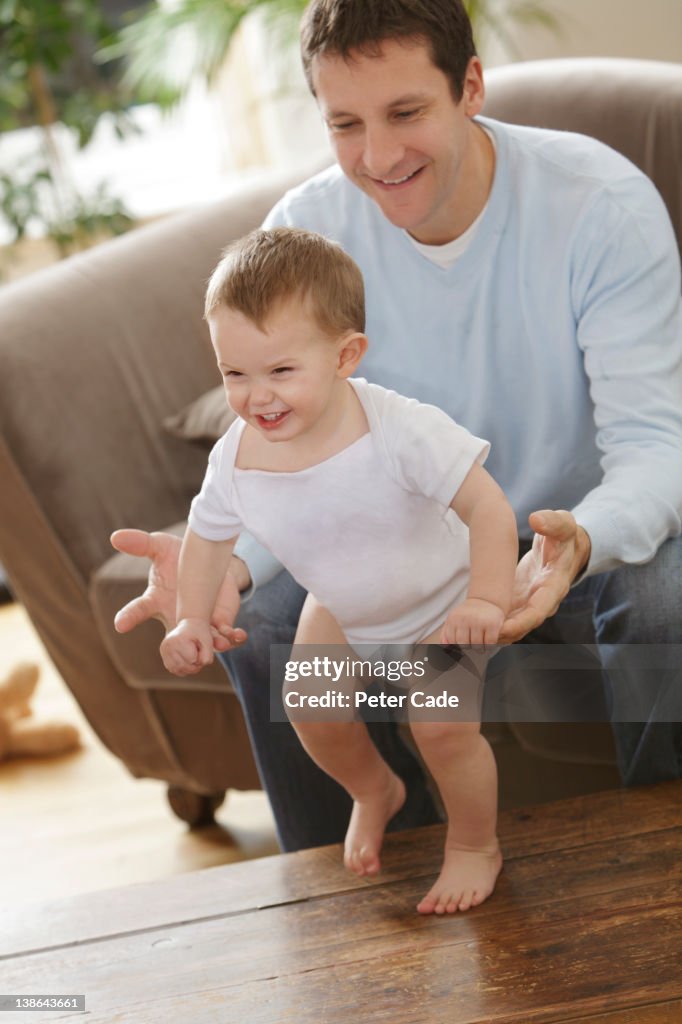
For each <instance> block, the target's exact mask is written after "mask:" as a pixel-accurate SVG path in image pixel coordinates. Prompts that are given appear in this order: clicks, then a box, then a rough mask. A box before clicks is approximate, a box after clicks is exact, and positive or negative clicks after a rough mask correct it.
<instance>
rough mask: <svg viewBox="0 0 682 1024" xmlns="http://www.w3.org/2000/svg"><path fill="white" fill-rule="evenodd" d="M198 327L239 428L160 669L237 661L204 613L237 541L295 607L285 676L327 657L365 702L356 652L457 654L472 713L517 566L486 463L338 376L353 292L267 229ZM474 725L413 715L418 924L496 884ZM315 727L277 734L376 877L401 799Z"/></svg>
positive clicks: (342, 720) (360, 735) (398, 788)
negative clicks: (325, 792) (430, 858)
mask: <svg viewBox="0 0 682 1024" xmlns="http://www.w3.org/2000/svg"><path fill="white" fill-rule="evenodd" d="M205 316H206V319H207V321H208V324H209V328H210V334H211V340H212V343H213V348H214V350H215V353H216V357H217V361H218V366H219V368H220V371H221V373H222V376H223V379H224V382H225V391H226V397H227V401H228V403H229V405H230V407H231V408H232V410H233V411H234V412H235V413H236V414H237V417H238V418H237V420H236V421H235V422H234V423H233V424H232V426H231V427H230V429H229V430H228V431H227V433H226V434H225V435H224V437H222V438H221V440H220V441H219V442H218V443H217V444H216V446H215V447H214V449H213V451H212V452H211V455H210V458H209V465H208V470H207V473H206V477H205V480H204V483H203V486H202V489H201V493H200V494H199V495H198V496H197V497H196V498H195V499H194V501H193V502H192V508H191V511H190V515H189V525H188V529H187V532H186V534H185V538H184V540H183V545H182V551H181V556H180V569H179V591H178V607H177V626H176V627H175V629H173V630H172V632H170V633H169V634H168V636H167V637H166V639H165V640H164V641H163V644H162V646H161V653H162V657H163V660H164V664H165V665H166V668H167V669H168V670H169V671H171V672H174V673H176V674H178V675H185V674H188V673H193V672H197V671H199V669H201V668H202V667H203V666H204V665H206V664H208V663H209V662H210V661H211V660H212V659H213V638H214V636H215V631H216V630H218V631H219V632H220V633H221V634H222V635H223V636H225V637H227V639H228V640H229V642H230V643H231V644H232V645H238V644H240V643H243V642H244V641H245V639H246V636H245V634H244V631H243V630H239V629H236V628H234V619H235V616H236V613H237V610H238V607H239V596H238V593H237V592H236V588H235V591H234V594H233V597H232V599H228V600H226V601H224V602H223V604H222V607H218V606H216V598H217V594H218V590H219V588H220V585H221V584H222V583H223V579H224V577H225V573H226V569H227V566H228V563H229V559H230V556H231V554H232V550H233V548H234V544H235V542H236V539H237V536H238V534H239V533H240V531H241V530H242V529H244V530H248V531H249V532H250V533H251V534H252V535H253V536H254V537H255V538H256V539H257V540H259V541H260V542H261V543H262V544H263V545H264V546H265V547H267V548H268V549H269V550H270V551H271V552H272V553H273V554H274V555H275V556H276V557H277V558H279V560H280V561H281V562H282V563H283V564H284V565H285V566H286V567H287V568H288V569H289V571H290V572H291V573H292V575H293V576H294V577H295V578H296V579H297V580H298V582H299V583H300V584H301V585H302V586H303V587H305V588H306V590H307V591H308V596H307V599H306V601H305V604H304V607H303V610H302V613H301V618H300V622H299V625H298V630H297V633H296V638H295V642H294V650H293V652H292V655H291V657H292V659H293V660H295V659H296V656H297V651H299V650H300V647H301V646H306V645H317V646H318V647H319V646H320V645H321V646H323V647H326V645H334V651H335V654H334V656H335V658H336V657H337V653H338V652H339V651H342V652H345V654H346V655H347V656H348V661H347V662H346V663H345V664H347V665H348V666H349V675H348V678H347V679H345V680H343V681H342V683H336V682H335V684H334V686H335V688H338V689H339V691H340V692H343V691H344V686H345V692H347V693H353V692H355V691H358V690H359V689H360V688H361V687H362V688H363V690H364V687H365V686H366V683H367V680H366V679H364V680H363V681H362V682H361V681H360V680H358V679H357V678H355V677H354V675H353V669H352V665H353V662H354V661H355V662H357V654H358V653H359V652H363V651H366V650H367V649H368V648H375V649H376V648H381V647H383V645H386V644H400V645H401V647H403V648H404V646H405V645H410V648H412V649H413V648H414V647H415V645H417V644H442V645H458V647H457V648H454V650H455V653H456V658H455V659H453V662H454V661H456V660H457V657H460V656H461V655H464V656H463V657H462V659H461V660H462V662H463V663H465V662H466V663H467V664H468V666H469V669H470V671H467V670H466V668H464V667H463V665H460V666H459V667H458V668H456V669H453V671H460V672H462V671H463V672H464V674H465V675H466V679H467V684H466V685H468V686H469V689H471V685H472V680H474V685H475V689H476V694H475V698H476V700H475V702H476V707H477V709H478V706H479V704H480V698H481V685H482V684H481V678H482V674H483V668H484V665H485V662H486V660H487V656H489V654H490V653H491V652H492V646H493V645H494V644H495V643H496V642H497V639H498V635H499V632H500V628H501V626H502V623H503V621H504V619H505V616H506V614H507V612H508V610H509V607H510V603H511V596H512V585H513V579H514V570H515V567H516V559H517V532H516V523H515V518H514V514H513V512H512V510H511V507H510V506H509V504H508V502H507V500H506V498H505V497H504V495H503V493H502V491H501V490H500V488H499V487H498V486H497V484H496V483H495V482H494V480H493V479H492V477H491V476H490V475H489V474H488V473H487V472H486V471H485V469H483V467H482V463H483V461H484V460H485V458H486V456H487V453H488V448H489V446H488V444H487V443H486V442H485V441H482V440H481V439H479V438H476V437H473V436H472V435H471V434H469V433H468V432H467V431H466V430H464V429H463V428H462V427H460V426H458V425H457V424H455V423H454V422H453V421H452V420H451V419H450V418H449V417H448V416H446V415H445V413H443V412H441V411H440V410H439V409H437V408H435V407H434V406H430V405H423V404H420V403H419V402H417V401H415V400H414V399H409V398H405V397H403V396H401V395H398V394H396V393H395V392H393V391H388V390H386V389H384V388H381V387H379V386H377V385H375V384H371V383H368V382H367V381H366V380H364V379H362V378H355V377H354V376H353V375H354V373H355V371H356V369H357V367H358V364H359V363H360V361H361V359H362V357H363V355H364V354H365V351H366V349H367V345H368V342H367V338H366V337H365V334H364V333H363V332H364V324H365V309H364V289H363V282H362V275H361V273H360V270H359V269H358V267H357V265H356V264H355V263H354V261H353V260H352V259H351V258H350V257H349V256H348V255H347V254H346V253H345V252H344V251H343V250H342V249H341V248H340V247H339V246H338V245H336V244H334V243H331V242H329V241H327V240H326V239H324V238H322V237H321V236H319V235H314V234H311V233H309V232H306V231H301V230H298V229H290V228H275V229H272V230H259V231H255V232H253V233H252V234H250V235H248V236H247V237H246V238H244V239H242V240H241V241H239V242H237V243H235V244H233V245H231V246H230V247H229V248H228V249H227V250H226V252H225V253H224V255H223V258H222V260H221V262H220V263H219V265H218V267H217V268H216V270H215V271H214V273H213V276H212V277H211V280H210V283H209V285H208V291H207V295H206V308H205ZM448 649H449V650H450V651H452V649H453V648H452V647H449V648H448ZM432 650H433V651H434V652H435V651H436V650H437V649H436V648H433V649H432ZM485 651H488V655H486V653H485ZM443 656H444V652H443V651H442V649H440V657H439V659H434V660H436V661H438V660H440V662H442V660H443ZM446 661H447V657H446ZM420 684H421V689H422V690H423V689H424V688H425V687H424V680H420ZM427 684H428V680H427ZM347 703H348V704H349V705H350V706H351V707H352V702H350V701H348V702H347ZM422 703H423V702H422ZM452 717H453V716H451V718H452ZM469 717H471V718H473V719H474V720H473V721H463V720H458V719H456V716H455V720H447V721H433V720H432V718H433V716H431V720H429V716H428V715H425V714H424V713H423V712H420V711H416V710H415V711H412V712H410V727H411V730H412V734H413V736H414V740H415V742H416V744H417V746H418V748H419V750H420V752H421V754H422V757H423V759H424V761H425V763H426V764H427V766H428V768H429V770H430V771H431V774H432V775H433V778H434V780H435V782H436V784H437V786H438V788H439V791H440V794H441V797H442V800H443V804H444V807H445V810H446V812H447V817H448V829H447V838H446V843H445V855H444V861H443V867H442V870H441V873H440V876H439V878H438V880H437V881H436V883H435V885H434V886H433V887H432V888H431V889H430V890H429V892H428V893H427V894H426V895H425V896H424V898H423V899H422V900H421V901H420V903H419V904H418V906H417V909H418V911H420V912H421V913H425V914H426V913H433V912H435V913H453V912H454V911H456V910H467V909H468V908H469V907H471V906H475V905H477V904H479V903H481V902H482V901H483V900H484V899H486V897H487V896H489V895H490V893H491V892H492V891H493V888H494V886H495V881H496V878H497V875H498V873H499V871H500V868H501V865H502V856H501V852H500V848H499V844H498V841H497V836H496V818H497V776H496V766H495V760H494V757H493V754H492V751H491V749H490V747H489V745H488V743H487V741H486V740H485V739H484V737H483V736H481V732H480V723H479V721H477V720H476V719H477V717H478V715H477V714H475V715H473V716H469ZM329 718H330V719H333V720H325V721H320V720H319V715H318V716H317V717H316V716H314V715H313V716H311V715H310V714H307V715H301V716H298V717H295V716H293V715H292V724H293V725H294V728H295V729H296V731H297V733H298V736H299V738H300V740H301V742H302V744H303V746H304V747H305V749H306V750H307V751H308V753H309V754H310V756H311V757H312V758H313V759H314V761H315V762H316V763H317V764H318V765H319V766H320V767H321V768H322V769H323V770H324V771H326V772H327V773H328V774H329V775H331V776H332V777H333V778H334V779H336V781H337V782H339V783H340V784H341V785H342V786H343V787H345V789H346V790H347V792H348V793H349V794H350V796H351V797H352V799H353V801H354V803H353V811H352V814H351V819H350V824H349V828H348V832H347V835H346V841H345V852H344V862H345V864H346V866H347V867H348V868H349V869H351V870H352V871H355V872H356V873H358V874H360V875H363V874H366V875H372V874H375V873H376V872H377V871H378V870H379V867H380V861H379V852H380V848H381V843H382V839H383V835H384V830H385V828H386V825H387V824H388V822H389V821H390V819H391V818H392V817H393V816H394V815H395V814H396V813H397V812H398V810H399V809H400V807H401V806H402V804H403V801H404V799H405V787H404V785H403V782H402V780H401V779H400V778H398V776H396V775H395V774H394V773H393V772H392V770H391V769H390V768H389V766H388V765H387V764H386V763H385V761H383V759H382V758H381V756H380V755H379V753H378V751H377V749H376V747H375V746H374V744H373V743H372V741H371V739H370V737H369V734H368V732H367V729H366V726H365V724H364V722H363V721H362V720H361V719H359V717H358V716H357V714H356V712H355V711H354V710H351V711H350V712H346V713H341V714H337V715H336V716H329ZM282 769H283V770H286V766H284V765H283V766H282Z"/></svg>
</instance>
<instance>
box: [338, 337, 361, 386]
mask: <svg viewBox="0 0 682 1024" xmlns="http://www.w3.org/2000/svg"><path fill="white" fill-rule="evenodd" d="M367 344H368V342H367V336H366V335H365V334H360V333H359V332H356V333H355V334H349V335H348V336H347V337H345V338H344V339H343V343H342V345H341V348H340V349H339V363H338V368H337V373H338V375H339V376H340V377H352V375H353V374H354V373H355V370H356V369H357V366H358V364H359V363H360V361H361V359H362V357H363V356H364V354H365V352H366V351H367Z"/></svg>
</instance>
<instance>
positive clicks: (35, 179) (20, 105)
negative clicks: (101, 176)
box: [0, 0, 132, 256]
mask: <svg viewBox="0 0 682 1024" xmlns="http://www.w3.org/2000/svg"><path fill="white" fill-rule="evenodd" d="M111 34H112V30H111V28H110V27H109V26H108V25H107V24H106V22H105V21H104V19H103V18H102V15H101V13H100V10H99V5H98V3H97V0H64V2H62V3H58V4H57V3H54V2H53V0H0V132H9V131H14V130H16V129H21V128H37V129H38V131H37V132H36V133H35V136H36V138H35V143H34V144H33V145H32V146H31V147H29V151H28V152H27V153H26V154H24V157H23V159H22V160H21V161H15V162H14V163H13V164H12V165H7V163H5V165H4V166H2V169H1V170H0V218H2V220H3V221H4V222H5V225H6V226H7V227H8V228H9V229H10V233H11V236H12V240H13V241H14V242H16V241H19V240H21V239H22V238H23V237H24V236H25V234H26V230H27V227H28V225H29V222H31V221H37V222H39V223H40V224H41V225H42V228H43V230H44V232H45V233H46V235H47V236H48V237H49V238H50V239H51V241H52V242H53V243H54V245H55V246H56V249H57V251H58V254H59V255H60V256H64V255H68V254H69V253H70V252H73V251H74V250H75V249H78V248H82V247H83V246H85V245H87V244H89V242H90V241H91V240H92V239H93V238H94V237H99V236H101V235H103V234H112V233H113V234H118V233H119V232H121V231H124V230H126V229H127V228H128V227H129V226H130V224H131V223H132V221H131V219H130V217H129V216H128V214H127V213H126V211H125V209H124V207H123V204H122V203H121V202H120V201H119V200H118V199H116V198H115V197H113V196H111V195H109V194H108V191H107V188H106V186H105V185H104V184H103V183H102V184H100V185H99V186H98V187H97V188H96V189H95V191H94V194H92V195H90V196H83V195H82V194H81V193H80V192H79V190H78V189H77V188H76V186H75V184H74V181H73V175H72V173H71V170H70V166H69V158H68V155H67V149H66V147H65V146H64V130H65V129H64V126H66V129H67V130H68V129H70V130H71V133H72V137H73V138H74V139H75V140H76V144H77V146H78V147H81V148H82V147H84V146H87V145H88V143H89V142H90V140H91V139H92V136H93V133H94V131H95V128H96V126H97V123H98V121H99V119H100V117H101V116H102V114H104V113H107V112H109V113H111V114H113V116H114V118H115V121H114V123H115V128H116V131H117V133H118V134H123V133H124V132H125V131H126V130H129V129H130V122H129V119H128V117H127V115H126V106H127V104H128V103H129V101H130V94H129V93H128V91H127V90H124V89H122V88H121V86H120V85H119V83H118V81H117V77H116V74H115V73H114V72H113V69H111V68H110V69H109V70H108V71H107V72H103V71H102V70H101V69H100V68H99V67H98V66H97V65H96V64H94V62H93V61H92V59H91V54H92V52H93V51H94V50H95V49H97V48H98V47H100V46H101V45H102V44H103V43H104V42H106V41H107V40H108V39H110V37H111ZM5 148H6V147H5ZM0 155H1V154H0Z"/></svg>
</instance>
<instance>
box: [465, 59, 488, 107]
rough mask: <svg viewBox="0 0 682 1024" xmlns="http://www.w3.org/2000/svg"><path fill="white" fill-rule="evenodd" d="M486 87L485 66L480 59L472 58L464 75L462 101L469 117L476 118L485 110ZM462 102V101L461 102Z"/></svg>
mask: <svg viewBox="0 0 682 1024" xmlns="http://www.w3.org/2000/svg"><path fill="white" fill-rule="evenodd" d="M484 99H485V85H484V82H483V65H482V64H481V61H480V60H479V58H478V57H472V58H471V60H470V61H469V64H468V66H467V69H466V74H465V75H464V84H463V89H462V100H463V101H464V112H465V114H466V115H467V116H468V117H475V116H476V114H480V112H481V110H482V109H483V101H484ZM460 102H461V101H460Z"/></svg>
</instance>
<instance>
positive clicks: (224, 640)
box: [111, 530, 251, 651]
mask: <svg viewBox="0 0 682 1024" xmlns="http://www.w3.org/2000/svg"><path fill="white" fill-rule="evenodd" d="M111 543H112V545H113V547H115V548H116V550H117V551H122V552H123V553H124V554H128V555H135V556H137V557H138V558H148V559H150V560H151V563H152V564H151V567H150V569H149V579H148V583H147V589H146V590H145V592H144V594H141V595H140V596H139V597H135V598H133V600H132V601H130V602H129V603H128V604H127V605H126V606H125V607H124V608H121V610H120V611H119V612H118V613H117V615H116V618H115V620H114V625H115V627H116V629H117V631H118V632H119V633H129V632H130V631H131V630H132V629H135V627H136V626H139V625H140V624H141V623H143V622H147V620H148V619H158V620H159V622H161V623H162V624H163V626H164V628H165V629H166V631H167V632H168V630H170V629H172V628H173V627H174V626H175V608H176V598H177V593H176V592H177V583H178V558H179V556H180V546H181V543H182V541H181V539H180V537H175V536H174V535H173V534H171V533H147V532H146V530H116V532H115V533H113V534H112V535H111ZM235 583H236V587H237V589H238V590H245V589H246V588H247V587H248V586H250V584H251V578H250V576H249V571H248V569H247V568H246V565H245V564H244V562H242V560H241V559H240V558H234V557H233V558H232V561H231V563H230V569H229V573H228V575H227V576H226V577H225V582H224V583H223V586H222V587H221V589H220V593H219V594H218V600H217V602H216V611H215V613H214V617H215V618H216V621H217V622H218V623H219V624H220V623H225V622H226V618H225V616H226V614H227V615H229V614H230V612H231V611H232V610H234V614H235V615H236V609H237V608H238V607H239V595H238V593H237V596H236V606H235ZM229 621H230V622H232V621H234V618H232V619H230V620H229ZM236 632H237V633H240V634H242V638H241V639H238V638H237V637H235V636H232V637H231V638H230V637H227V636H221V637H218V635H217V634H214V648H215V650H217V651H225V650H227V649H228V648H229V647H234V646H236V645H237V644H238V643H243V642H244V640H245V639H246V634H245V633H244V632H243V630H239V631H236Z"/></svg>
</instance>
